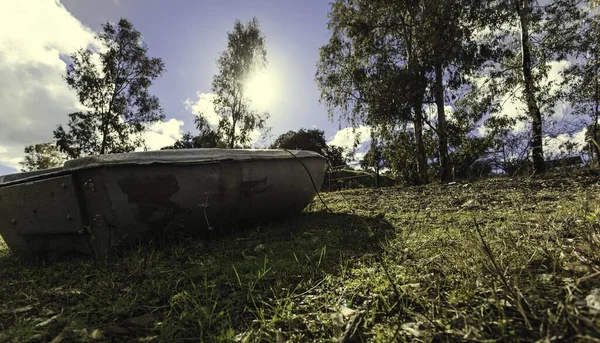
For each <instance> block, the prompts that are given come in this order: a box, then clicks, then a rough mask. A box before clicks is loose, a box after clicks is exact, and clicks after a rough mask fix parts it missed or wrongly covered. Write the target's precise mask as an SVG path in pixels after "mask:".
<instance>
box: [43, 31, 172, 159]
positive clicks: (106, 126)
mask: <svg viewBox="0 0 600 343" xmlns="http://www.w3.org/2000/svg"><path fill="white" fill-rule="evenodd" d="M102 29H103V32H102V33H100V34H99V36H98V37H97V39H98V40H99V42H100V44H101V47H102V48H101V49H102V50H101V51H100V52H96V53H93V52H92V51H90V50H87V49H81V50H79V51H77V52H75V53H74V54H72V55H71V60H72V63H71V64H70V65H69V67H68V69H67V75H66V77H65V80H66V82H67V84H68V85H69V87H70V88H71V89H74V90H75V91H76V92H77V97H78V98H79V102H80V103H81V105H83V106H84V107H86V108H87V109H88V110H87V111H81V112H75V113H71V114H69V123H68V125H67V126H68V129H67V130H65V128H63V126H62V125H60V126H58V128H57V129H56V130H55V131H54V138H55V139H56V140H57V145H58V147H59V149H60V151H62V152H64V153H66V154H67V155H68V156H69V157H71V158H77V157H80V156H83V155H89V154H110V153H119V152H130V151H133V150H134V149H135V148H136V147H138V146H141V145H142V144H143V140H142V138H141V135H140V134H141V133H142V132H143V131H144V130H145V129H146V125H147V124H148V123H152V122H156V121H159V120H162V119H164V114H163V111H162V108H161V107H160V104H159V100H158V98H157V97H156V96H153V95H151V94H150V93H149V91H148V88H149V87H150V86H151V85H152V82H153V81H154V80H155V79H156V78H158V77H159V76H160V75H161V74H162V72H163V70H164V63H163V62H162V60H161V59H160V58H150V57H148V56H147V51H148V48H147V47H146V45H145V44H144V43H143V42H142V40H141V39H142V36H141V33H140V32H138V31H136V30H135V29H134V27H133V25H132V24H131V23H130V22H129V21H127V20H126V19H121V20H120V21H119V23H118V24H116V25H114V24H110V23H106V24H104V25H102ZM95 57H98V58H99V63H97V62H96V60H95ZM132 136H134V137H132Z"/></svg>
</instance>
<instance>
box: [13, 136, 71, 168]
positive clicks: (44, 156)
mask: <svg viewBox="0 0 600 343" xmlns="http://www.w3.org/2000/svg"><path fill="white" fill-rule="evenodd" d="M64 162H65V157H64V156H63V155H62V154H61V153H60V151H59V150H58V148H57V147H56V144H55V143H54V142H50V143H41V144H34V145H28V146H26V147H25V159H24V161H22V162H20V163H19V164H20V165H21V171H24V172H26V171H34V170H43V169H49V168H57V167H61V166H62V165H63V163H64Z"/></svg>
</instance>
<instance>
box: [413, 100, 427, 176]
mask: <svg viewBox="0 0 600 343" xmlns="http://www.w3.org/2000/svg"><path fill="white" fill-rule="evenodd" d="M413 110H414V111H415V118H414V121H413V124H414V129H415V144H416V145H417V163H418V166H417V168H418V170H417V173H418V175H419V180H418V182H419V184H421V185H424V184H426V183H428V182H429V180H428V176H427V155H426V154H425V144H424V143H423V109H422V103H421V102H418V103H417V104H415V105H414V108H413Z"/></svg>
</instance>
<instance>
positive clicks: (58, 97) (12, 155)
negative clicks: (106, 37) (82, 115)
mask: <svg viewBox="0 0 600 343" xmlns="http://www.w3.org/2000/svg"><path fill="white" fill-rule="evenodd" d="M94 44H95V41H94V32H93V31H91V30H90V29H88V28H86V27H84V26H83V25H82V24H81V23H80V22H79V20H77V19H76V18H75V17H73V16H72V15H71V13H69V12H68V11H67V10H66V9H65V8H64V6H63V5H62V4H60V2H58V1H57V0H55V1H48V0H28V1H22V0H3V1H0V146H2V151H0V164H4V165H8V166H12V167H18V162H19V161H20V160H21V158H22V156H23V149H24V147H25V145H29V144H35V143H43V142H48V141H51V140H52V131H53V130H54V129H55V128H56V126H57V125H58V124H65V123H66V121H67V114H68V113H70V112H74V111H76V110H78V109H80V108H81V107H80V106H79V104H78V101H77V98H76V95H75V93H74V92H73V91H71V90H69V89H68V87H67V84H66V83H65V81H64V80H63V75H64V74H65V70H66V67H67V66H66V64H65V62H64V61H63V60H62V59H61V57H62V58H64V56H66V55H69V54H71V53H73V52H75V51H76V50H77V49H79V48H84V47H88V46H95V45H94Z"/></svg>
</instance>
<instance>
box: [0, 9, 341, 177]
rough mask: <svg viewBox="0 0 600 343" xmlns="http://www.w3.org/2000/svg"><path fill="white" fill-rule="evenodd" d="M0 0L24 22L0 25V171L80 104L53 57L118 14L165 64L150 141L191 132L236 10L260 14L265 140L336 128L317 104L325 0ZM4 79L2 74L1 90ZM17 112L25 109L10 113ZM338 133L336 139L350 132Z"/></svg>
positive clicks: (331, 132)
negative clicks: (158, 118) (267, 94)
mask: <svg viewBox="0 0 600 343" xmlns="http://www.w3.org/2000/svg"><path fill="white" fill-rule="evenodd" d="M5 1H6V2H5ZM2 2H3V3H4V4H0V13H3V14H0V21H1V20H7V21H9V22H10V21H14V22H17V19H20V22H21V23H19V24H18V25H21V28H19V27H16V28H13V30H19V29H21V32H20V33H18V34H17V33H14V32H11V33H7V32H6V31H4V30H0V55H2V52H3V50H5V52H11V53H14V54H15V58H13V59H12V60H10V59H7V58H5V59H4V60H3V58H2V57H1V56H0V78H1V77H3V76H5V77H4V79H5V82H4V86H6V88H5V89H6V91H5V92H4V94H2V93H0V105H3V103H4V102H6V103H8V102H11V105H10V106H8V107H3V108H4V110H2V109H0V111H2V112H0V174H5V173H9V172H13V171H15V169H14V168H18V161H20V158H21V157H22V151H23V147H24V146H25V145H26V144H34V143H40V142H44V141H50V140H51V139H52V130H53V128H54V127H55V126H56V125H57V124H64V123H65V122H66V119H67V113H69V111H71V110H72V109H74V108H77V106H78V105H77V103H76V101H74V98H73V95H72V91H69V90H68V89H66V88H65V85H64V81H62V80H61V79H60V74H62V71H64V69H61V68H64V67H65V66H64V62H63V60H62V59H61V58H60V56H61V55H65V54H68V53H71V52H72V51H74V50H75V49H77V48H79V47H81V46H83V45H85V44H86V43H90V42H91V41H93V38H92V37H93V34H94V32H93V31H99V30H100V25H101V24H102V23H105V22H106V21H110V22H116V21H118V20H119V18H121V17H124V18H127V19H128V20H130V21H131V22H132V23H133V25H134V26H135V28H136V29H137V30H139V31H140V32H141V33H142V34H143V36H144V41H145V42H146V44H147V45H148V48H149V55H150V56H155V57H161V58H162V59H163V61H164V62H165V65H166V72H165V73H164V74H163V75H162V77H160V78H159V79H158V80H157V81H156V82H155V84H154V85H153V87H152V92H153V93H154V94H155V95H157V96H158V97H159V98H160V100H161V104H162V106H163V108H164V110H165V114H166V116H167V121H169V122H168V124H165V125H161V126H156V127H154V134H155V135H154V136H149V137H156V144H155V148H159V146H158V145H160V144H165V142H166V143H168V142H169V141H170V140H173V139H174V138H176V136H177V134H180V133H182V132H186V131H192V132H194V126H193V119H194V114H193V113H192V111H193V110H192V107H193V105H194V104H197V102H198V100H199V99H200V98H201V95H202V94H205V95H206V94H209V93H210V92H211V81H212V77H213V75H214V74H215V73H216V71H217V66H216V64H215V59H216V58H217V57H218V54H219V52H220V51H222V50H224V49H225V46H226V43H227V41H226V40H227V31H230V30H231V29H232V27H233V23H234V21H235V20H236V19H240V20H242V21H248V20H250V19H251V18H252V17H253V16H256V17H257V18H258V20H259V21H260V25H261V29H262V31H263V33H264V34H265V36H266V48H267V55H268V61H269V65H268V70H269V73H270V75H272V80H271V87H272V88H271V90H269V91H272V92H274V93H273V94H274V97H273V98H272V99H271V101H269V102H268V110H269V112H270V114H271V118H270V119H269V122H268V124H269V126H271V127H272V139H274V138H276V137H277V136H278V135H279V134H281V133H284V132H287V131H288V130H298V129H300V128H302V127H304V128H312V127H318V128H320V129H323V130H325V132H326V136H327V138H328V139H333V138H334V136H335V135H336V133H337V132H338V130H339V129H340V125H339V123H338V121H337V119H334V120H333V122H332V121H330V120H329V118H328V115H327V112H326V109H325V108H324V106H322V105H320V104H319V90H318V88H317V85H316V83H315V81H314V75H315V71H316V63H317V60H318V58H319V47H320V46H322V45H324V44H325V43H326V42H327V40H328V38H329V32H328V30H327V12H328V9H329V2H328V1H326V0H303V1H296V0H222V1H166V0H61V1H58V0H54V1H53V0H50V1H48V0H27V1H22V0H3V1H2ZM25 3H26V4H25ZM23 21H24V22H23ZM1 25H2V24H0V29H1V28H2V27H1ZM32 26H34V27H32ZM3 36H4V37H3ZM70 36H72V37H70ZM21 44H22V45H23V46H24V47H22V46H20V45H21ZM19 61H20V62H19ZM26 62H28V63H26ZM61 62H62V64H63V65H62V66H61ZM55 74H56V75H55ZM11 81H12V83H11V84H9V82H11ZM61 82H62V83H63V84H61ZM2 86H3V83H2V81H0V92H3V87H2ZM9 88H10V89H9ZM15 88H16V89H18V88H22V89H23V90H26V91H25V93H32V94H30V96H22V95H23V91H21V92H19V93H17V92H16V91H15ZM11 92H14V94H11ZM70 93H71V94H70ZM19 101H20V102H21V103H19ZM31 101H34V102H35V104H32V103H31ZM186 101H187V105H186ZM44 112H46V113H49V114H44ZM15 113H23V115H22V116H21V117H18V118H15ZM182 122H183V125H182ZM2 126H4V129H2ZM344 132H346V130H345V131H344ZM340 136H341V135H338V138H337V139H336V141H335V142H336V143H339V144H344V143H346V142H349V141H351V140H352V137H349V136H346V135H343V136H344V138H340ZM152 139H153V138H152ZM158 141H160V143H159V142H158Z"/></svg>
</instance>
